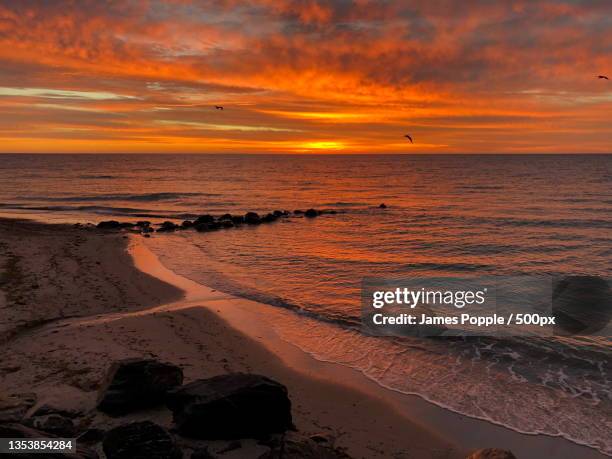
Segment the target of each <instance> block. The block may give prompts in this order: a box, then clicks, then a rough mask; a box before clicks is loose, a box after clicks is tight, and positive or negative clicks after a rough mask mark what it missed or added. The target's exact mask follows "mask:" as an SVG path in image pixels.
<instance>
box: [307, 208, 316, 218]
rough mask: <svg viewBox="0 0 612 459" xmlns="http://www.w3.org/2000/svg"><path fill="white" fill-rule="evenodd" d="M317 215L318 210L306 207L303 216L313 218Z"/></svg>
mask: <svg viewBox="0 0 612 459" xmlns="http://www.w3.org/2000/svg"><path fill="white" fill-rule="evenodd" d="M318 215H319V211H318V210H315V209H308V210H307V211H306V212H304V216H306V217H308V218H313V217H316V216H318Z"/></svg>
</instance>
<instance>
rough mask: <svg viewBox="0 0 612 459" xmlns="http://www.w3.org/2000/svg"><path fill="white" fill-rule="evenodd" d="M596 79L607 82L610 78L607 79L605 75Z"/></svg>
mask: <svg viewBox="0 0 612 459" xmlns="http://www.w3.org/2000/svg"><path fill="white" fill-rule="evenodd" d="M597 78H599V79H600V80H609V79H610V78H608V77H607V76H605V75H597Z"/></svg>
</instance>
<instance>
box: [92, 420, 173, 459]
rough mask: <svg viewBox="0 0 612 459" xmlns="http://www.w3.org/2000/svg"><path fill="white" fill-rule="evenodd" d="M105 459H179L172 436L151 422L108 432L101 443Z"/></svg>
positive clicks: (126, 425)
mask: <svg viewBox="0 0 612 459" xmlns="http://www.w3.org/2000/svg"><path fill="white" fill-rule="evenodd" d="M102 449H103V450H104V454H106V457H107V459H181V458H182V457H183V453H182V452H181V450H180V449H179V448H178V446H177V445H176V442H175V441H174V438H173V437H172V435H170V434H169V433H168V431H166V429H164V428H163V427H160V426H158V425H157V424H155V423H153V422H151V421H143V422H133V423H131V424H125V425H122V426H119V427H115V428H114V429H111V430H109V431H108V433H107V434H106V436H105V437H104V441H103V442H102Z"/></svg>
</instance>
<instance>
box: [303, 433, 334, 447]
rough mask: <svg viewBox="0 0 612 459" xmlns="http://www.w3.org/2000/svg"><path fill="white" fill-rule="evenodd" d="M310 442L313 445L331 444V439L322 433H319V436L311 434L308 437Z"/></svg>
mask: <svg viewBox="0 0 612 459" xmlns="http://www.w3.org/2000/svg"><path fill="white" fill-rule="evenodd" d="M308 438H309V439H310V440H312V441H314V442H315V443H328V444H331V443H332V441H331V438H330V437H329V436H328V435H326V434H323V433H319V434H313V435H311V436H310V437H308Z"/></svg>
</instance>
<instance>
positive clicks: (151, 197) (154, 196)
mask: <svg viewBox="0 0 612 459" xmlns="http://www.w3.org/2000/svg"><path fill="white" fill-rule="evenodd" d="M197 196H203V197H213V196H221V195H220V194H218V193H172V192H160V193H147V194H127V193H119V194H99V195H89V196H17V197H15V198H14V199H16V200H19V201H43V202H86V201H138V202H140V201H142V202H149V201H151V202H154V201H173V200H177V199H181V198H191V197H197Z"/></svg>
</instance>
